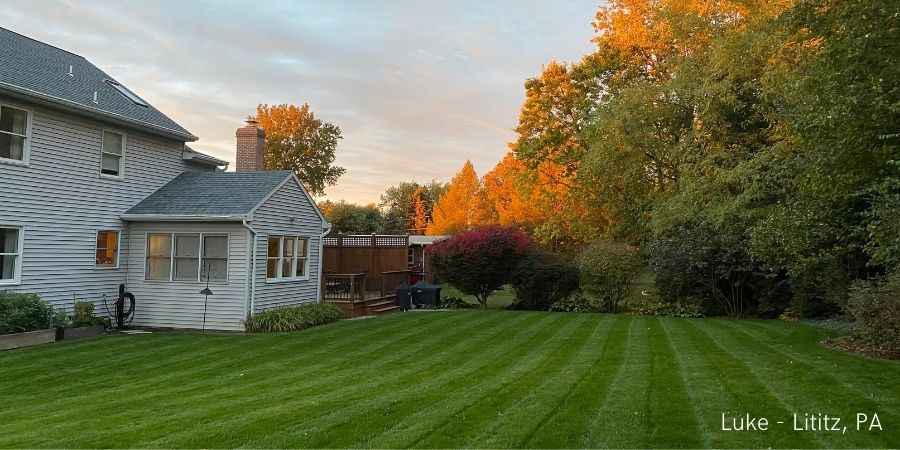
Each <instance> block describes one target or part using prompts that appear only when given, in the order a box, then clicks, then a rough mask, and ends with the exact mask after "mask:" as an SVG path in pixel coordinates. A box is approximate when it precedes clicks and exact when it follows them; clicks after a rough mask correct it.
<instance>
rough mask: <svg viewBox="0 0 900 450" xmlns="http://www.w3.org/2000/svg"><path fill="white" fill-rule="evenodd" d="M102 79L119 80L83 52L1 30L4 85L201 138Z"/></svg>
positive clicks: (1, 82)
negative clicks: (138, 103)
mask: <svg viewBox="0 0 900 450" xmlns="http://www.w3.org/2000/svg"><path fill="white" fill-rule="evenodd" d="M69 66H71V67H72V75H71V76H70V75H69ZM104 80H112V81H116V80H115V79H114V78H113V77H111V76H109V75H107V74H106V73H105V72H103V71H102V70H100V69H99V68H97V67H96V66H94V65H93V64H91V63H90V62H88V60H86V59H84V58H83V57H81V56H78V55H76V54H74V53H70V52H67V51H65V50H62V49H59V48H56V47H53V46H52V45H48V44H45V43H43V42H40V41H36V40H34V39H30V38H27V37H25V36H22V35H20V34H18V33H15V32H12V31H10V30H7V29H5V28H0V89H5V90H8V91H11V92H16V93H18V94H20V95H28V96H35V97H39V98H44V99H46V100H49V101H52V102H56V103H61V104H64V105H66V106H70V107H75V108H78V109H80V110H84V111H87V112H95V113H99V114H101V115H104V116H107V117H113V118H121V119H124V120H125V121H126V122H129V123H134V124H136V125H139V126H140V125H143V126H147V127H149V128H151V129H154V130H157V131H162V132H166V133H167V134H174V135H176V136H179V137H182V138H184V139H185V140H188V141H194V140H196V139H197V138H196V136H194V135H192V134H191V133H190V132H189V131H187V130H185V129H184V128H183V127H181V125H178V124H177V123H175V121H173V120H172V119H170V118H168V117H166V115H165V114H163V113H161V112H159V111H158V110H157V109H156V108H154V107H153V106H152V105H148V106H139V105H137V104H136V103H134V102H132V101H131V100H129V99H128V98H126V97H125V96H124V95H122V94H120V93H119V91H117V90H116V89H115V88H113V87H112V86H110V85H109V84H107V83H106V82H105V81H104ZM94 92H97V103H94V101H93V100H94ZM138 95H140V94H138Z"/></svg>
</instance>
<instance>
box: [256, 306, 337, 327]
mask: <svg viewBox="0 0 900 450" xmlns="http://www.w3.org/2000/svg"><path fill="white" fill-rule="evenodd" d="M343 318H344V312H343V311H341V308H338V307H337V306H335V305H332V304H331V303H308V304H305V305H300V306H287V307H283V308H273V309H269V310H266V311H263V312H261V313H259V314H255V315H253V316H250V317H249V318H247V320H245V321H244V330H245V331H247V332H248V333H281V332H285V331H298V330H305V329H307V328H310V327H314V326H318V325H324V324H326V323H331V322H335V321H337V320H340V319H343Z"/></svg>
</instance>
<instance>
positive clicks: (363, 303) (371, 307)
mask: <svg viewBox="0 0 900 450" xmlns="http://www.w3.org/2000/svg"><path fill="white" fill-rule="evenodd" d="M325 301H326V302H328V303H332V304H334V305H337V306H338V307H339V308H341V310H342V311H344V315H346V316H347V318H350V319H352V318H354V317H362V316H379V315H382V314H390V313H393V312H397V311H400V307H399V306H397V300H396V296H393V295H391V296H387V297H380V296H379V297H373V298H368V299H366V300H336V299H328V298H326V299H325Z"/></svg>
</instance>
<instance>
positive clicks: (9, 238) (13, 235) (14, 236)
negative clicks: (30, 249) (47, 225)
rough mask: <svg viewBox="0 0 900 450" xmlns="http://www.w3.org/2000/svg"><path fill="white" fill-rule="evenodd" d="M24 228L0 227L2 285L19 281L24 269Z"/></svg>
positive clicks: (0, 280) (0, 273) (0, 278)
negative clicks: (22, 242)
mask: <svg viewBox="0 0 900 450" xmlns="http://www.w3.org/2000/svg"><path fill="white" fill-rule="evenodd" d="M21 241H22V229H21V228H18V227H15V228H13V227H0V285H4V284H16V283H18V282H19V276H20V272H21V270H22V246H21Z"/></svg>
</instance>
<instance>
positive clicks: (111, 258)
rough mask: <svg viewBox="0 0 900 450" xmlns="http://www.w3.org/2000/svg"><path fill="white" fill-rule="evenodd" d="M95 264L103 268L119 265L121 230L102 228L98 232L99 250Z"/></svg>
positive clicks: (95, 257) (112, 267)
mask: <svg viewBox="0 0 900 450" xmlns="http://www.w3.org/2000/svg"><path fill="white" fill-rule="evenodd" d="M94 265H95V266H96V267H98V268H102V269H114V268H116V267H119V232H118V231H116V230H100V231H98V232H97V250H96V252H95V255H94Z"/></svg>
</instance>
